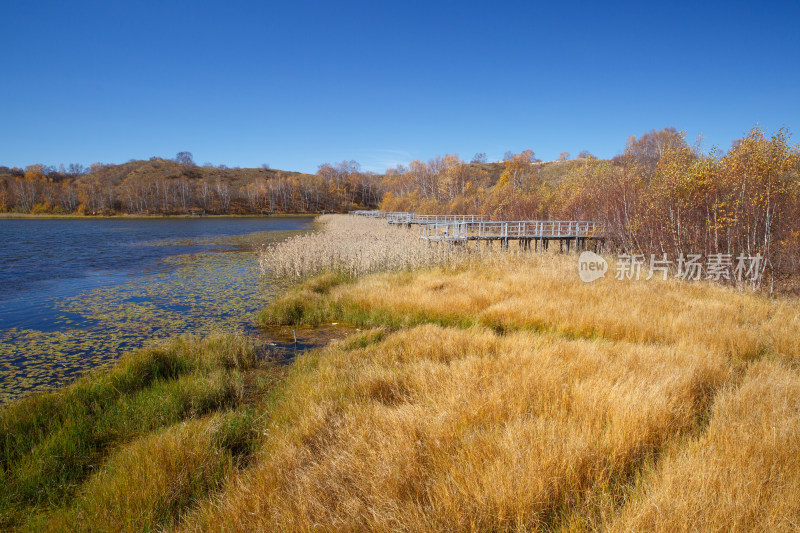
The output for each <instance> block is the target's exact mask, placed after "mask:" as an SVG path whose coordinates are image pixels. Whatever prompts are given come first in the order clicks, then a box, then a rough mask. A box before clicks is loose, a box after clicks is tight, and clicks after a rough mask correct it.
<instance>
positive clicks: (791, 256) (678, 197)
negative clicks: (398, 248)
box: [381, 128, 800, 281]
mask: <svg viewBox="0 0 800 533" xmlns="http://www.w3.org/2000/svg"><path fill="white" fill-rule="evenodd" d="M789 139H790V135H789V131H788V130H787V129H781V130H779V131H777V132H776V133H774V134H772V135H766V134H765V133H764V131H763V130H761V129H760V128H753V129H752V130H751V131H750V132H749V133H748V134H747V135H746V136H745V137H743V138H742V139H739V140H737V141H735V142H734V143H733V144H732V146H731V147H730V149H729V150H728V151H727V152H723V151H721V150H719V149H718V148H712V149H710V150H707V151H705V150H703V149H702V146H701V145H700V144H699V143H694V144H692V145H690V144H689V143H687V141H686V138H685V135H684V134H682V133H680V132H678V131H676V130H675V129H674V128H665V129H663V130H658V131H655V130H654V131H650V132H648V133H646V134H644V135H642V136H641V137H639V138H637V137H631V138H630V139H628V141H627V144H626V148H625V151H624V152H623V153H622V154H620V155H619V156H617V157H614V158H613V159H611V160H599V159H597V158H595V157H593V156H591V154H588V153H582V154H581V157H580V158H578V159H568V157H562V158H560V159H561V161H558V162H550V163H542V162H539V161H537V160H536V159H535V158H534V154H533V152H532V151H530V150H527V151H524V152H521V153H518V154H511V155H510V156H507V157H506V158H505V161H504V162H503V163H502V164H501V169H499V170H498V172H495V174H494V176H496V179H494V178H493V175H492V174H491V173H490V172H488V171H487V168H486V165H476V164H473V163H466V162H464V161H463V160H461V159H460V158H458V156H450V155H448V156H445V157H437V158H434V159H432V160H430V161H428V162H426V163H423V162H420V161H415V162H413V163H411V164H410V165H409V167H408V168H407V169H404V171H403V172H401V173H395V174H391V173H390V175H387V178H386V189H387V192H386V195H385V196H384V199H383V202H382V203H381V209H383V210H387V211H416V212H420V213H429V214H445V213H453V214H484V215H489V216H490V217H491V218H492V219H493V220H531V219H551V220H559V219H560V220H594V221H598V222H602V223H603V224H604V227H605V238H606V243H607V244H608V245H610V246H611V248H612V249H613V250H615V251H618V252H620V253H628V254H643V255H646V256H648V257H649V255H650V254H654V255H657V256H659V257H663V254H667V255H668V256H669V257H672V258H675V257H679V256H687V255H689V254H701V255H703V256H705V257H708V256H710V255H711V254H715V255H716V254H725V255H733V256H736V255H738V254H746V255H747V256H756V255H758V256H760V257H762V258H763V259H764V260H763V263H762V267H761V268H762V269H764V270H765V271H766V272H768V273H769V274H770V277H769V278H767V280H768V281H769V280H770V279H771V280H773V281H774V280H775V279H776V278H781V279H784V280H785V279H786V278H787V277H796V276H797V274H798V273H800V149H798V146H797V145H792V144H790V142H789ZM562 155H564V154H562Z"/></svg>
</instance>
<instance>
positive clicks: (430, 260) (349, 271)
mask: <svg viewBox="0 0 800 533" xmlns="http://www.w3.org/2000/svg"><path fill="white" fill-rule="evenodd" d="M317 223H318V224H319V225H320V226H321V227H322V228H323V231H318V232H313V233H309V234H306V235H299V236H296V237H292V238H290V239H288V240H286V241H283V242H280V243H277V244H274V245H272V246H269V247H267V248H266V249H264V251H262V253H261V254H260V256H259V262H260V265H261V270H262V272H264V273H267V274H269V275H271V276H272V277H273V278H276V279H281V280H287V281H290V282H296V281H299V280H303V279H307V278H309V277H311V276H314V275H317V274H320V273H323V272H333V273H339V274H343V275H345V276H347V277H349V278H356V277H359V276H363V275H365V274H371V273H374V272H383V271H391V270H404V269H417V268H424V267H431V266H447V267H451V266H457V265H461V264H464V263H465V262H466V261H467V260H468V259H469V258H470V257H471V256H472V255H473V254H471V253H470V252H468V251H467V249H466V248H465V247H463V246H454V245H452V244H449V243H434V242H427V241H424V240H422V239H420V238H419V235H418V233H417V232H416V231H410V230H408V229H406V228H403V227H393V226H390V225H389V224H387V223H386V222H385V221H383V220H376V219H369V218H364V217H354V216H347V215H323V216H321V217H319V218H318V219H317Z"/></svg>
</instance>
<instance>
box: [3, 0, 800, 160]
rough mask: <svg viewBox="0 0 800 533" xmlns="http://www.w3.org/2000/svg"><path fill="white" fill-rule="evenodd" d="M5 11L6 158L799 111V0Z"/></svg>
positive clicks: (278, 147) (355, 151)
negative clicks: (797, 1) (766, 0)
mask: <svg viewBox="0 0 800 533" xmlns="http://www.w3.org/2000/svg"><path fill="white" fill-rule="evenodd" d="M0 20H2V34H3V38H2V42H3V45H2V49H0V73H2V78H0V79H1V80H2V82H0V118H1V119H2V120H1V123H2V127H0V165H8V166H24V165H27V164H31V163H37V162H41V163H45V164H58V163H61V162H63V163H70V162H79V163H83V164H87V165H88V164H91V163H93V162H96V161H100V162H104V163H119V162H124V161H127V160H129V159H146V158H149V157H151V156H153V155H157V156H162V157H173V156H174V155H175V153H176V152H178V151H183V150H187V151H190V152H192V153H193V154H194V157H195V161H196V162H198V163H201V164H202V163H204V162H212V163H214V164H220V163H223V164H226V165H228V166H242V167H247V166H259V165H261V164H262V163H268V164H269V165H271V166H272V167H273V168H282V169H288V170H300V171H306V172H314V171H315V170H316V168H317V166H318V165H319V164H321V163H324V162H329V161H340V160H343V159H348V160H349V159H355V160H357V161H359V162H360V163H361V165H362V168H364V169H366V170H373V171H383V170H384V169H385V168H386V167H391V166H394V165H396V164H402V163H408V162H409V161H411V160H412V159H423V160H427V159H429V158H431V157H433V156H435V155H437V154H441V155H443V154H445V153H458V154H460V155H461V156H462V157H464V158H467V159H469V158H471V157H472V155H473V154H475V153H476V152H485V153H487V155H488V157H489V159H490V160H496V159H499V158H500V157H501V156H502V155H503V153H504V152H506V151H507V150H512V151H515V152H519V151H521V150H524V149H526V148H530V149H533V150H534V151H535V152H536V155H537V156H538V157H540V158H542V159H545V160H548V159H554V158H556V157H557V156H558V154H559V153H560V152H562V151H569V152H571V153H572V154H573V155H574V154H576V153H577V152H579V151H580V150H583V149H587V150H589V151H591V152H592V153H594V154H595V155H598V156H600V157H611V156H613V155H615V154H617V153H619V152H620V151H621V150H622V149H623V148H624V145H625V140H626V138H627V137H629V136H630V135H640V134H642V133H644V132H645V131H648V130H650V129H653V128H662V127H665V126H674V127H676V128H678V129H679V130H685V131H686V132H687V135H688V136H689V137H690V139H694V138H695V137H696V136H698V135H702V136H703V137H704V139H705V144H706V145H707V146H710V145H714V144H715V145H719V146H722V147H723V148H727V147H728V146H729V145H730V142H731V140H733V139H735V138H738V137H741V136H742V134H743V133H744V132H745V131H746V130H748V129H749V128H750V127H751V126H753V125H754V124H760V125H761V126H762V127H764V128H765V129H767V130H768V131H774V130H775V129H777V128H779V127H781V126H784V125H785V126H788V127H790V128H800V98H798V94H800V31H798V30H797V27H798V23H800V7H798V5H797V3H794V2H731V1H726V2H697V1H695V2H596V3H595V2H581V3H578V2H547V3H539V2H491V3H490V2H485V3H471V2H417V1H411V0H409V1H404V2H394V3H388V2H380V1H372V2H325V3H322V2H281V3H277V2H235V1H229V2H170V1H162V2H148V1H137V2H128V3H124V4H123V3H116V2H81V1H76V2H23V1H10V0H2V1H1V2H0ZM795 140H797V139H795Z"/></svg>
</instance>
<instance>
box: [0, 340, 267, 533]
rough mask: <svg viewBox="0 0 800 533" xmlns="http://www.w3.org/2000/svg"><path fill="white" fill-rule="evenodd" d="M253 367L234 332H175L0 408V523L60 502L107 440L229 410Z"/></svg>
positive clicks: (248, 346) (100, 456)
mask: <svg viewBox="0 0 800 533" xmlns="http://www.w3.org/2000/svg"><path fill="white" fill-rule="evenodd" d="M256 364H257V358H256V352H255V348H254V346H253V344H252V342H251V341H249V340H248V339H246V338H245V337H244V336H242V335H238V334H213V335H210V336H209V337H207V338H205V339H201V338H197V337H184V338H180V339H176V340H173V341H172V342H170V343H169V344H165V345H163V346H158V347H152V348H146V349H143V350H140V351H138V352H135V353H133V354H130V355H127V356H124V357H122V358H121V359H120V360H119V362H118V363H117V364H116V365H115V366H114V367H112V368H111V369H110V370H108V371H102V372H98V373H96V374H92V375H89V376H86V377H84V378H82V379H79V380H78V381H77V382H75V383H74V384H72V385H70V386H68V387H65V388H63V389H59V390H55V391H52V392H48V393H44V394H38V395H35V396H32V397H29V398H24V399H22V400H19V401H16V402H12V403H10V404H7V405H5V406H4V407H3V408H2V410H0V431H1V432H2V438H1V439H0V471H1V472H2V474H3V483H2V486H0V527H4V526H10V525H13V524H14V523H15V522H17V521H18V520H19V519H20V518H21V517H23V516H25V515H26V514H27V513H28V511H29V510H32V509H36V508H47V507H50V506H58V505H62V504H64V503H65V502H68V501H69V499H70V498H71V497H72V496H73V495H74V492H75V490H76V488H77V487H78V486H79V485H80V484H81V483H82V482H83V481H84V480H85V479H86V478H88V477H89V476H91V475H92V474H93V473H95V472H96V471H97V470H98V469H99V468H100V466H101V464H102V463H103V461H104V460H105V458H106V457H107V456H108V454H109V453H111V452H112V451H113V450H114V449H115V448H116V447H117V446H119V445H121V444H124V443H126V442H129V441H131V440H133V439H135V438H137V437H140V436H143V435H145V434H147V433H149V432H151V431H154V430H157V429H159V428H163V427H166V426H169V425H171V424H174V423H176V422H180V421H181V420H186V419H190V418H195V417H200V416H203V415H205V414H206V413H210V412H213V411H216V410H219V409H227V408H233V407H235V406H237V405H239V404H241V402H242V400H243V397H244V386H245V384H244V376H245V373H246V372H247V371H249V370H250V369H252V368H254V366H255V365H256Z"/></svg>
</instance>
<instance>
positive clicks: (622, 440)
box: [185, 325, 730, 531]
mask: <svg viewBox="0 0 800 533" xmlns="http://www.w3.org/2000/svg"><path fill="white" fill-rule="evenodd" d="M354 346H356V347H355V348H354ZM357 346H358V343H355V342H353V341H352V340H351V341H349V342H346V343H342V344H339V345H337V346H335V347H333V348H331V349H329V350H327V351H326V352H325V353H324V355H322V356H320V357H318V358H315V359H314V360H309V359H310V358H309V359H305V358H304V359H303V360H302V361H298V365H299V368H298V369H297V370H296V374H295V377H294V379H293V380H292V381H291V383H290V386H289V387H288V390H287V392H286V396H285V399H284V402H285V403H284V404H282V405H280V406H279V410H280V411H281V412H282V413H284V414H285V415H288V416H287V418H286V419H285V420H284V422H283V423H277V424H276V425H275V426H274V427H273V428H272V430H271V431H270V433H269V435H268V437H267V439H266V442H265V447H264V449H265V450H266V451H265V453H264V455H263V456H261V457H259V460H258V461H257V465H256V466H255V467H254V468H253V470H252V471H250V472H249V473H248V474H247V475H245V476H243V477H242V478H240V479H239V480H238V482H237V483H236V484H235V485H233V486H231V487H230V488H229V490H228V492H227V493H226V494H225V496H224V497H223V498H222V499H221V501H220V502H219V503H217V504H215V505H214V506H211V507H207V508H204V509H203V510H202V511H201V512H200V513H199V514H198V516H196V517H193V520H192V521H191V522H189V523H187V524H185V527H186V529H198V530H204V529H219V528H222V529H225V528H230V529H231V530H235V531H253V530H260V529H265V528H266V529H273V530H280V531H305V530H311V529H318V530H323V531H328V530H348V531H366V530H376V531H392V530H401V531H427V530H439V531H449V530H474V529H477V530H504V529H509V530H512V529H513V530H516V529H524V530H535V529H542V528H547V527H549V526H554V525H557V524H558V523H559V521H560V520H561V518H562V517H563V516H564V515H565V514H566V513H567V512H568V511H570V510H571V509H573V508H574V507H576V506H577V505H578V501H579V500H580V498H581V496H582V495H584V494H589V493H590V492H591V491H592V490H593V489H596V488H597V487H613V486H614V485H615V484H620V483H625V482H626V480H627V479H628V477H629V476H630V475H631V474H632V472H634V471H635V469H636V468H637V465H638V464H640V463H641V462H643V461H648V460H650V459H651V458H652V457H653V456H654V454H656V453H658V451H659V450H660V449H661V447H662V446H664V445H665V443H667V442H668V441H670V439H674V438H677V437H678V436H680V435H684V434H686V433H687V432H692V431H694V430H696V429H697V427H698V423H699V421H700V419H701V415H702V413H703V411H704V409H705V408H706V407H707V405H708V402H709V401H710V398H711V393H712V392H713V390H714V389H715V388H716V387H718V386H719V385H720V384H722V383H724V382H726V380H728V379H729V378H730V370H729V368H728V366H727V365H726V363H725V361H724V359H723V358H721V357H717V358H714V357H705V356H698V355H695V354H692V353H689V352H687V351H684V350H680V349H676V348H672V347H658V346H640V345H638V346H637V345H634V344H630V343H626V342H609V341H604V340H594V341H589V340H566V339H563V338H559V337H554V336H550V335H540V334H535V333H530V332H517V333H513V334H510V335H506V336H501V335H498V334H496V333H494V332H491V331H489V330H486V329H467V330H463V329H454V328H441V327H439V326H434V325H424V326H418V327H416V328H413V329H409V330H403V331H400V332H397V333H394V334H391V335H389V336H388V337H387V338H385V339H384V340H382V341H381V342H377V343H373V344H370V345H368V346H367V347H365V348H359V347H357ZM311 368H313V372H311V371H309V370H310V369H311Z"/></svg>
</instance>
